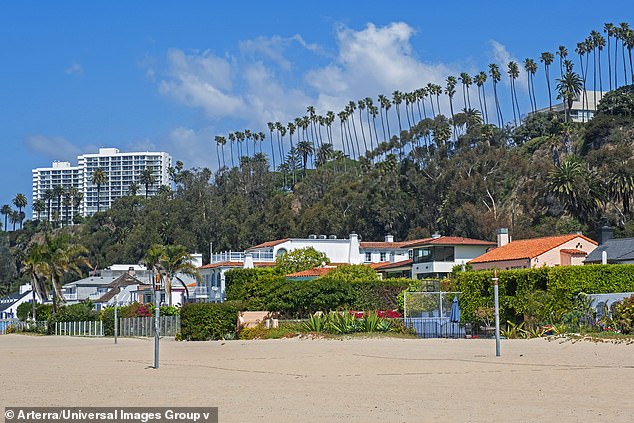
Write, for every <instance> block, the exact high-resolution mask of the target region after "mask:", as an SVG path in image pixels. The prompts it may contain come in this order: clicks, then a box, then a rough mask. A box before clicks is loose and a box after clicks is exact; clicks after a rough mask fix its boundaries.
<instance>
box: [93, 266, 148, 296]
mask: <svg viewBox="0 0 634 423" xmlns="http://www.w3.org/2000/svg"><path fill="white" fill-rule="evenodd" d="M130 285H145V284H144V283H143V282H141V281H140V280H138V279H137V278H135V277H134V276H132V275H130V274H129V273H124V274H123V275H121V276H119V277H118V278H117V279H115V280H114V281H112V282H111V283H109V284H108V288H111V289H110V290H109V291H108V292H106V293H105V294H103V295H102V296H101V297H99V299H98V300H96V302H98V303H107V302H108V301H110V299H111V298H112V297H114V296H115V295H117V294H118V293H119V292H121V288H124V287H126V286H130Z"/></svg>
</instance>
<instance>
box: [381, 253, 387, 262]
mask: <svg viewBox="0 0 634 423" xmlns="http://www.w3.org/2000/svg"><path fill="white" fill-rule="evenodd" d="M386 260H387V259H386V254H385V253H381V261H386Z"/></svg>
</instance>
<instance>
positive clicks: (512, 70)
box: [507, 61, 521, 126]
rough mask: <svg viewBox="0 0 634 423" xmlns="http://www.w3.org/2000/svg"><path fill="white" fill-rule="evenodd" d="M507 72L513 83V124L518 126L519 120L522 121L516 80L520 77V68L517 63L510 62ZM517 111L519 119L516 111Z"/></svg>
mask: <svg viewBox="0 0 634 423" xmlns="http://www.w3.org/2000/svg"><path fill="white" fill-rule="evenodd" d="M507 71H508V75H509V79H510V82H511V107H512V108H513V122H514V123H515V126H517V119H521V115H520V106H519V101H518V100H517V90H516V89H515V80H516V79H517V78H518V77H519V76H520V68H519V66H518V65H517V63H516V62H514V61H510V62H509V63H508V65H507ZM516 110H517V118H516V116H515V111H516Z"/></svg>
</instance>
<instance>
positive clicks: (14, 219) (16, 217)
mask: <svg viewBox="0 0 634 423" xmlns="http://www.w3.org/2000/svg"><path fill="white" fill-rule="evenodd" d="M9 221H10V222H11V224H12V225H13V231H15V224H16V223H18V222H19V221H20V212H19V211H17V210H11V213H9Z"/></svg>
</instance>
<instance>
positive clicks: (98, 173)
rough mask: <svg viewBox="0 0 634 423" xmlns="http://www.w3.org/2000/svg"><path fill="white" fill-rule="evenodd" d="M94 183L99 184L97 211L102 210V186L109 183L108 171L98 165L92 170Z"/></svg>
mask: <svg viewBox="0 0 634 423" xmlns="http://www.w3.org/2000/svg"><path fill="white" fill-rule="evenodd" d="M91 181H92V183H93V185H97V213H99V212H100V211H101V186H102V185H104V184H107V183H108V175H107V174H106V171H105V170H103V169H102V168H100V167H98V168H97V169H95V170H94V171H93V172H92V179H91Z"/></svg>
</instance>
